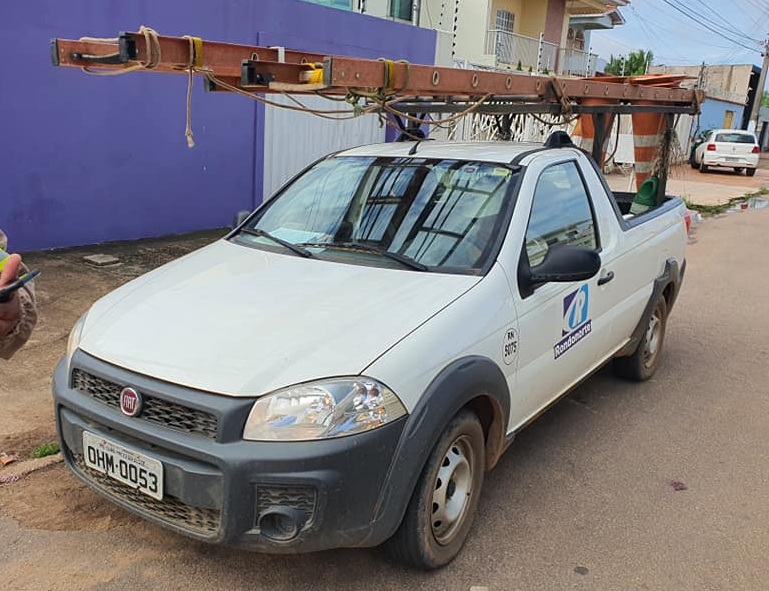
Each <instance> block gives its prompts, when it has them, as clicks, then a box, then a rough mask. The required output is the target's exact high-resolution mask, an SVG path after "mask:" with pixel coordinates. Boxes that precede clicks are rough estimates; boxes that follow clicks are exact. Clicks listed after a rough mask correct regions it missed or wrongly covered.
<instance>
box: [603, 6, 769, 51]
mask: <svg viewBox="0 0 769 591" xmlns="http://www.w3.org/2000/svg"><path fill="white" fill-rule="evenodd" d="M671 5H677V6H679V7H683V9H684V10H687V9H688V10H689V11H691V12H693V13H694V14H695V16H697V17H698V18H699V19H700V20H702V21H704V22H705V23H706V24H707V26H709V27H711V28H712V29H715V30H716V31H719V32H721V33H723V34H725V35H727V36H728V37H731V40H730V39H725V38H724V37H722V36H719V35H718V34H716V33H715V32H712V31H709V30H707V28H705V27H704V26H703V25H700V24H697V23H695V22H694V21H693V20H691V19H690V18H688V17H687V16H684V15H683V14H681V12H679V11H677V10H676V9H675V8H674V7H673V6H671ZM620 12H621V13H622V15H623V16H624V17H625V20H626V21H627V22H626V23H625V24H624V25H622V26H620V27H617V28H615V29H613V30H610V31H594V32H593V34H592V39H591V51H592V52H593V53H597V54H598V55H599V56H601V57H602V58H605V59H608V58H609V55H610V54H614V55H626V54H628V53H629V52H631V51H634V50H636V49H651V50H652V52H654V63H655V64H667V65H691V64H701V63H702V62H703V61H704V62H705V63H706V64H709V65H712V64H755V65H757V66H760V65H761V61H762V59H763V58H762V57H761V45H760V44H759V43H758V42H760V43H761V44H763V41H764V40H765V39H766V38H767V36H768V35H769V0H632V3H631V4H630V5H629V6H625V7H623V8H621V9H620ZM735 41H736V42H735ZM738 43H740V44H741V45H742V46H745V47H742V46H740V45H739V44H738ZM751 48H755V49H754V50H751Z"/></svg>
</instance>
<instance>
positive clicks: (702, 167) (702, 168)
mask: <svg viewBox="0 0 769 591" xmlns="http://www.w3.org/2000/svg"><path fill="white" fill-rule="evenodd" d="M708 170H710V168H709V167H708V165H707V164H705V159H704V158H703V159H702V162H700V172H707V171H708Z"/></svg>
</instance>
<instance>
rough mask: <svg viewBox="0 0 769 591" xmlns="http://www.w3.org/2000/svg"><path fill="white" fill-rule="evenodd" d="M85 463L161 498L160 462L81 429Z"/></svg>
mask: <svg viewBox="0 0 769 591" xmlns="http://www.w3.org/2000/svg"><path fill="white" fill-rule="evenodd" d="M83 457H84V458H85V464H86V466H88V467H89V468H93V469H94V470H97V471H99V472H101V473H102V474H106V475H107V476H109V477H110V478H114V479H115V480H117V481H119V482H122V483H123V484H127V485H128V486H130V487H131V488H135V489H137V490H139V491H141V492H143V493H144V494H146V495H149V496H151V497H152V498H154V499H157V500H158V501H160V500H162V499H163V464H162V462H161V461H160V460H156V459H155V458H150V457H147V456H145V455H144V454H140V453H139V452H136V451H134V450H132V449H128V448H127V447H123V446H122V445H119V444H117V443H115V442H114V441H110V440H109V439H104V438H103V437H99V436H98V435H94V434H93V433H89V432H88V431H83Z"/></svg>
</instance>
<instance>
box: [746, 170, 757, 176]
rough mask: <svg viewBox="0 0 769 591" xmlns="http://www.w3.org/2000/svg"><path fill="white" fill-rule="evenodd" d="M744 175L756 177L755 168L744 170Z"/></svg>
mask: <svg viewBox="0 0 769 591" xmlns="http://www.w3.org/2000/svg"><path fill="white" fill-rule="evenodd" d="M745 174H746V175H748V176H756V169H755V168H746V169H745Z"/></svg>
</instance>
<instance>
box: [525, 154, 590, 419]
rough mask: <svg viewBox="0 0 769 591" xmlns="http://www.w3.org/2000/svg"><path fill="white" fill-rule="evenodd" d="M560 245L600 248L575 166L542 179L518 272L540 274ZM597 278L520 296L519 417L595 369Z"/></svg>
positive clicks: (549, 171) (552, 169) (558, 167)
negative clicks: (523, 268) (548, 255)
mask: <svg viewBox="0 0 769 591" xmlns="http://www.w3.org/2000/svg"><path fill="white" fill-rule="evenodd" d="M521 205H523V203H521ZM557 244H572V245H579V246H584V247H587V248H592V249H596V250H598V249H599V248H600V243H599V233H598V229H597V224H596V216H595V213H594V211H593V207H592V204H591V201H590V198H589V196H588V192H587V190H586V188H585V184H584V182H583V179H582V176H581V175H580V173H579V169H578V167H577V163H576V162H575V161H573V160H569V161H566V162H560V163H557V164H552V165H550V166H548V167H546V168H544V169H543V170H542V172H541V173H540V174H539V177H538V179H537V182H536V185H535V188H534V193H533V198H532V202H531V208H530V213H529V218H528V223H527V226H526V232H525V237H524V240H523V245H522V251H521V261H520V263H519V264H528V265H530V266H531V267H534V266H536V265H537V264H539V263H540V262H542V260H543V259H544V257H545V254H546V253H547V251H548V249H549V248H552V247H553V246H554V245H557ZM526 259H528V262H527V260H526ZM598 277H599V275H596V276H595V277H593V278H592V279H590V280H588V281H577V282H569V283H555V282H553V283H547V284H545V285H540V286H539V287H537V288H536V289H535V290H534V292H533V293H531V294H521V301H520V302H519V303H518V304H517V306H516V307H517V308H518V313H519V330H520V340H519V364H518V368H519V370H518V388H519V391H518V392H517V401H516V404H517V405H518V406H519V408H517V409H516V411H515V412H514V413H512V414H514V415H515V416H517V417H525V418H529V417H530V416H532V415H534V414H536V413H537V412H538V411H539V410H541V409H542V408H543V407H544V406H545V405H547V404H548V403H549V402H550V401H552V400H553V399H555V398H556V397H557V396H558V395H560V394H561V393H562V392H563V391H564V390H565V389H567V388H568V387H570V386H571V385H572V384H574V383H575V382H576V381H578V380H579V379H580V378H581V377H583V376H584V375H585V374H586V373H588V372H589V371H590V370H591V369H592V368H593V366H594V365H595V363H596V359H597V355H598V353H597V349H596V346H595V345H596V343H597V342H598V341H599V340H600V339H599V338H598V335H596V334H593V332H594V326H593V324H594V320H595V318H594V310H596V309H598V308H602V307H603V306H598V305H597V304H598V302H597V300H598V299H600V298H601V297H602V294H601V292H600V290H599V289H597V281H598ZM515 426H516V425H511V427H515Z"/></svg>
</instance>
